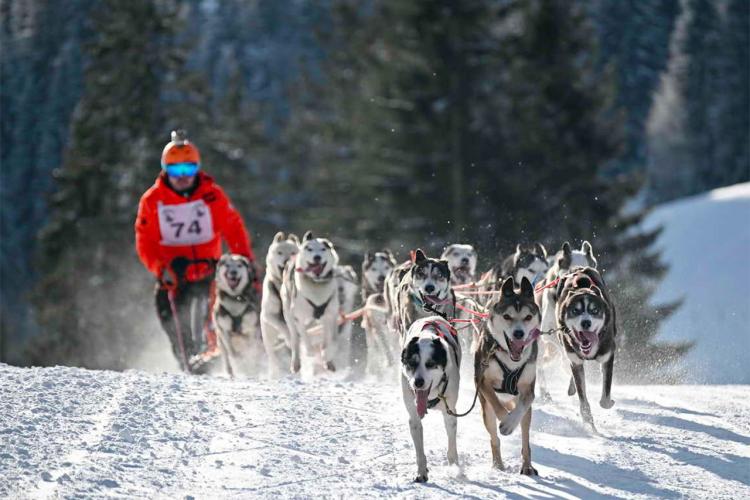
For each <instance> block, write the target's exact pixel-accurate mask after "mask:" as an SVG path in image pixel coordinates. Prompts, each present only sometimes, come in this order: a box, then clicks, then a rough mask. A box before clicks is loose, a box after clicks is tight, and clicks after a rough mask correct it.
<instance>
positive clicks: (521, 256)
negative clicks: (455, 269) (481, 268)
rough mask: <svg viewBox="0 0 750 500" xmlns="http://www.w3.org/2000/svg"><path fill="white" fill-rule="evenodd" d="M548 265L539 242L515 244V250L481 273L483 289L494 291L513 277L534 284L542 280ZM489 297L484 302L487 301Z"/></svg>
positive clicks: (517, 280) (542, 246)
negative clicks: (524, 279)
mask: <svg viewBox="0 0 750 500" xmlns="http://www.w3.org/2000/svg"><path fill="white" fill-rule="evenodd" d="M548 267H549V265H548V263H547V250H546V249H545V248H544V245H542V244H541V243H534V244H532V245H522V244H518V245H516V251H515V252H513V253H512V254H511V255H508V256H507V257H505V258H504V259H503V260H502V261H500V262H498V263H496V264H495V265H494V266H493V267H492V268H491V269H490V270H489V271H488V272H487V273H485V274H483V275H482V278H481V280H480V281H481V282H482V283H483V284H484V286H483V287H482V288H483V290H485V291H490V290H493V291H496V290H498V289H499V288H500V285H501V284H502V283H503V282H504V281H505V280H506V279H507V278H513V280H514V281H515V282H516V283H520V282H521V280H522V279H523V278H526V279H527V280H529V282H530V283H531V285H532V286H536V284H537V283H540V282H542V281H543V280H544V277H545V273H546V272H547V269H548ZM489 300H490V299H489V297H487V298H485V299H484V303H485V304H486V303H487V302H489Z"/></svg>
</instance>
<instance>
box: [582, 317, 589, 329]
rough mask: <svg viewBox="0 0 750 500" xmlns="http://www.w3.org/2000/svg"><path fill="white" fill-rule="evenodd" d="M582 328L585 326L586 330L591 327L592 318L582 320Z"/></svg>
mask: <svg viewBox="0 0 750 500" xmlns="http://www.w3.org/2000/svg"><path fill="white" fill-rule="evenodd" d="M581 328H583V329H584V330H588V329H589V328H591V320H588V319H584V320H581Z"/></svg>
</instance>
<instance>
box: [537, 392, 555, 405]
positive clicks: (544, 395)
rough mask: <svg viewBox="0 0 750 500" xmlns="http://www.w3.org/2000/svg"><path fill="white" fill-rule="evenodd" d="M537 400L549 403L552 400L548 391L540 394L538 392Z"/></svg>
mask: <svg viewBox="0 0 750 500" xmlns="http://www.w3.org/2000/svg"><path fill="white" fill-rule="evenodd" d="M538 401H539V402H540V403H551V402H552V396H550V394H549V392H547V391H544V392H542V393H541V394H539V399H538Z"/></svg>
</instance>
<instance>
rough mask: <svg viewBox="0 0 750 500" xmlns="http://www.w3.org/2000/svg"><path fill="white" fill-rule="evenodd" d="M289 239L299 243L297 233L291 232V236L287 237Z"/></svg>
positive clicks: (296, 243)
mask: <svg viewBox="0 0 750 500" xmlns="http://www.w3.org/2000/svg"><path fill="white" fill-rule="evenodd" d="M286 240H287V241H291V242H292V243H294V244H295V245H299V238H297V235H296V234H292V233H289V236H287V237H286Z"/></svg>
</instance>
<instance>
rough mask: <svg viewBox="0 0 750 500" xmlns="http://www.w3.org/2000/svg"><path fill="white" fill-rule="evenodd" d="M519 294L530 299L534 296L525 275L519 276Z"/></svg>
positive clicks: (532, 288)
mask: <svg viewBox="0 0 750 500" xmlns="http://www.w3.org/2000/svg"><path fill="white" fill-rule="evenodd" d="M521 295H523V296H524V297H528V298H531V299H533V298H534V287H533V286H531V282H530V281H529V278H527V277H526V276H524V277H523V278H521Z"/></svg>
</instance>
